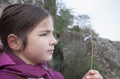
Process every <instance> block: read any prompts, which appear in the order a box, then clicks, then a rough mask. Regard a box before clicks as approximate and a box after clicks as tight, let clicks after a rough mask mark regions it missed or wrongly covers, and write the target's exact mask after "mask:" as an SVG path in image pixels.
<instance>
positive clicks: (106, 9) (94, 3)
mask: <svg viewBox="0 0 120 79" xmlns="http://www.w3.org/2000/svg"><path fill="white" fill-rule="evenodd" d="M63 1H64V2H65V3H66V6H67V7H68V8H71V9H72V10H73V11H74V12H76V13H77V14H87V15H89V16H90V17H91V24H92V28H93V29H94V30H95V32H96V33H98V34H99V37H102V38H106V39H109V40H111V41H120V35H119V34H120V33H119V32H120V0H63Z"/></svg>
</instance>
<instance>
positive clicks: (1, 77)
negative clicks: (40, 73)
mask: <svg viewBox="0 0 120 79" xmlns="http://www.w3.org/2000/svg"><path fill="white" fill-rule="evenodd" d="M0 79H27V77H23V76H19V75H17V74H13V73H9V72H0Z"/></svg>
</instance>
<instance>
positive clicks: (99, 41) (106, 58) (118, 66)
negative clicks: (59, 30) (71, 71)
mask: <svg viewBox="0 0 120 79" xmlns="http://www.w3.org/2000/svg"><path fill="white" fill-rule="evenodd" d="M84 36H85V34H84V33H77V32H71V31H67V32H65V33H64V34H63V35H62V36H61V43H62V46H63V51H64V57H65V61H68V60H70V56H71V55H72V54H73V53H74V52H75V50H76V49H78V48H76V44H78V45H80V46H79V47H81V48H82V49H83V51H84V53H85V52H86V55H88V56H89V55H90V52H91V44H90V43H91V41H90V40H88V41H86V42H84V41H83V40H82V39H83V38H84ZM93 46H94V58H95V60H96V61H97V65H98V67H99V70H100V71H101V74H102V75H103V76H104V79H120V42H116V41H110V40H109V39H104V38H99V37H95V38H94V37H93ZM71 57H72V56H71ZM76 59H77V58H76Z"/></svg>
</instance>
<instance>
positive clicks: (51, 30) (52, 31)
mask: <svg viewBox="0 0 120 79" xmlns="http://www.w3.org/2000/svg"><path fill="white" fill-rule="evenodd" d="M53 31H54V30H42V31H39V32H53Z"/></svg>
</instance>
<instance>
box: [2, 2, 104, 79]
mask: <svg viewBox="0 0 120 79" xmlns="http://www.w3.org/2000/svg"><path fill="white" fill-rule="evenodd" d="M53 31H54V28H53V20H52V17H51V15H50V14H49V13H48V12H47V11H46V10H44V9H43V8H40V7H36V6H33V5H28V4H14V5H10V6H8V7H6V8H5V9H4V11H3V13H2V16H1V18H0V38H1V42H2V44H3V45H2V50H3V53H2V55H1V56H0V79H63V76H62V75H61V74H60V73H59V72H56V71H54V70H52V69H50V68H48V67H47V64H46V63H47V62H48V61H50V60H51V59H52V55H53V51H54V46H55V45H56V44H57V41H56V39H55V38H54V36H53ZM83 79H103V78H102V76H101V75H100V74H99V72H98V71H96V70H90V71H89V72H88V73H87V74H86V75H85V76H84V77H83Z"/></svg>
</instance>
